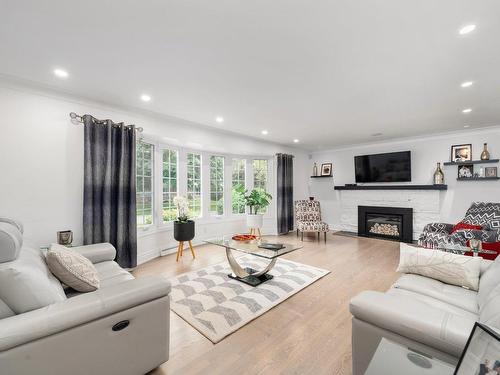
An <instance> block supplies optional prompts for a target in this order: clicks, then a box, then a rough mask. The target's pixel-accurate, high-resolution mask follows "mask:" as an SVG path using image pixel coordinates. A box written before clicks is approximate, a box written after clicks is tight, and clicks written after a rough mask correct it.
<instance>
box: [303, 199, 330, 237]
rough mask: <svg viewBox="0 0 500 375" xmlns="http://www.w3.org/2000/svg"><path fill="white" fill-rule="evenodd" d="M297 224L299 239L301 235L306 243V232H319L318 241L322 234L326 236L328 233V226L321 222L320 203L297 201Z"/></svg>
mask: <svg viewBox="0 0 500 375" xmlns="http://www.w3.org/2000/svg"><path fill="white" fill-rule="evenodd" d="M295 223H296V226H297V237H298V236H299V233H300V234H301V240H302V241H304V232H317V233H318V240H319V239H320V235H321V233H323V234H324V236H325V242H326V234H327V233H328V230H329V229H328V224H327V223H325V222H323V221H321V208H320V204H319V202H318V201H314V200H313V201H311V200H306V199H304V200H298V201H295Z"/></svg>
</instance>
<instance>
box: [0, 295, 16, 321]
mask: <svg viewBox="0 0 500 375" xmlns="http://www.w3.org/2000/svg"><path fill="white" fill-rule="evenodd" d="M12 315H15V314H14V311H12V309H11V308H10V307H9V306H7V304H6V303H5V302H4V301H2V300H1V299H0V319H4V318H8V317H9V316H12Z"/></svg>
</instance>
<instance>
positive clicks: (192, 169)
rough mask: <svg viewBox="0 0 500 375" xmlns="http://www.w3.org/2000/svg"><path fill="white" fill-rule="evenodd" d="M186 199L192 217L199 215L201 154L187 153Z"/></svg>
mask: <svg viewBox="0 0 500 375" xmlns="http://www.w3.org/2000/svg"><path fill="white" fill-rule="evenodd" d="M187 200H188V204H189V210H190V215H191V217H192V218H197V217H200V216H201V155H200V154H193V153H188V154H187Z"/></svg>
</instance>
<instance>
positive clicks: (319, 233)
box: [318, 232, 321, 242]
mask: <svg viewBox="0 0 500 375" xmlns="http://www.w3.org/2000/svg"><path fill="white" fill-rule="evenodd" d="M320 235H321V232H318V242H319V238H320V237H319V236H320Z"/></svg>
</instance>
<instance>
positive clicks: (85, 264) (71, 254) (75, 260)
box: [46, 244, 99, 292]
mask: <svg viewBox="0 0 500 375" xmlns="http://www.w3.org/2000/svg"><path fill="white" fill-rule="evenodd" d="M46 259H47V265H48V266H49V269H50V272H52V273H53V274H54V276H55V277H57V278H58V279H59V280H60V281H61V282H62V283H64V284H66V285H67V286H69V287H71V288H73V289H75V290H76V291H78V292H93V291H95V290H97V289H99V275H98V272H97V269H96V268H95V267H94V265H93V264H92V262H91V261H90V260H88V259H87V258H85V257H84V256H83V255H80V254H78V253H77V252H75V251H71V250H70V249H68V248H67V247H65V246H61V245H58V244H52V245H50V249H49V251H48V252H47V255H46Z"/></svg>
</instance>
